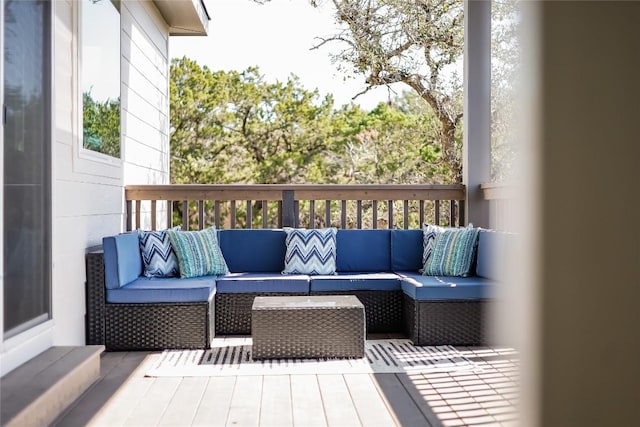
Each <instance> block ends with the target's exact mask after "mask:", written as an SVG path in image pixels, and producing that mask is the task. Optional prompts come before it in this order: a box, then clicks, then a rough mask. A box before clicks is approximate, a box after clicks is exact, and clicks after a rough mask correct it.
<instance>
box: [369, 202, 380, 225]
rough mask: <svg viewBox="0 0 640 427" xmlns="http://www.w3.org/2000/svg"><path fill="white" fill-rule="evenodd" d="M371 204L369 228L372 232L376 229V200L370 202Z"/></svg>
mask: <svg viewBox="0 0 640 427" xmlns="http://www.w3.org/2000/svg"><path fill="white" fill-rule="evenodd" d="M371 204H372V205H373V207H372V208H371V209H372V210H371V217H372V219H371V220H372V222H373V223H372V224H371V228H373V229H374V230H375V229H376V228H378V201H377V200H373V201H372V202H371Z"/></svg>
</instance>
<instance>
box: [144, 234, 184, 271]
mask: <svg viewBox="0 0 640 427" xmlns="http://www.w3.org/2000/svg"><path fill="white" fill-rule="evenodd" d="M172 230H180V227H174V228H172ZM138 239H139V242H140V254H141V255H142V263H143V264H144V271H143V273H142V274H144V276H145V277H173V276H177V275H178V274H179V271H178V258H176V253H175V251H174V250H173V247H172V246H171V242H170V241H169V236H167V230H160V231H145V230H138Z"/></svg>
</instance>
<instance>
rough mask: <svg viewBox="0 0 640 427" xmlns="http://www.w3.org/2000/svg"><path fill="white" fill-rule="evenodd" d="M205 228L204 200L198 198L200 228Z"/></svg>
mask: <svg viewBox="0 0 640 427" xmlns="http://www.w3.org/2000/svg"><path fill="white" fill-rule="evenodd" d="M203 228H204V201H203V200H198V230H202V229H203Z"/></svg>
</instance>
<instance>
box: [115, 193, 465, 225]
mask: <svg viewBox="0 0 640 427" xmlns="http://www.w3.org/2000/svg"><path fill="white" fill-rule="evenodd" d="M464 198H465V187H464V186H463V185H395V184H388V185H331V184H326V185H324V184H298V185H286V184H284V185H281V184H255V185H244V184H229V185H223V184H221V185H196V184H194V185H178V184H173V185H130V186H127V187H126V188H125V199H126V203H127V220H126V224H127V229H128V230H131V229H138V228H151V229H154V230H155V229H158V228H165V227H166V228H169V227H173V226H175V225H181V226H182V229H183V230H188V229H202V228H204V227H207V226H210V225H215V226H216V228H281V227H283V226H285V227H308V228H318V227H326V226H334V227H338V228H405V229H407V228H419V227H420V226H421V224H422V223H424V222H430V223H433V224H442V225H451V226H454V225H461V224H464V203H463V201H464Z"/></svg>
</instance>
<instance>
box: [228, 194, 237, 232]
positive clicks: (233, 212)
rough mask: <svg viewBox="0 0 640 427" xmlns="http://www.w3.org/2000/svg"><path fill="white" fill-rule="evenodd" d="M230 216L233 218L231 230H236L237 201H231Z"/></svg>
mask: <svg viewBox="0 0 640 427" xmlns="http://www.w3.org/2000/svg"><path fill="white" fill-rule="evenodd" d="M230 203H231V204H230V206H229V216H230V217H231V218H230V219H231V228H232V229H234V228H236V201H235V200H230Z"/></svg>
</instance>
